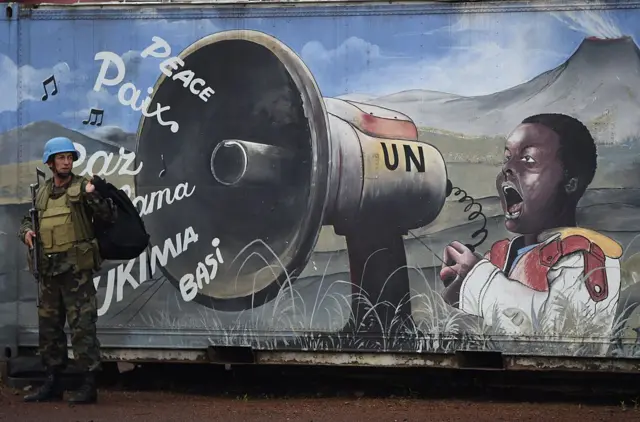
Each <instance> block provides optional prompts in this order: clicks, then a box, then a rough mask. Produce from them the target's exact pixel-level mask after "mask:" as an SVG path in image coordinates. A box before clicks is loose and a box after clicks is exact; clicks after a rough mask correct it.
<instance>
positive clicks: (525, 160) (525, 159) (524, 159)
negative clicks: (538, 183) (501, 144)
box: [522, 155, 536, 163]
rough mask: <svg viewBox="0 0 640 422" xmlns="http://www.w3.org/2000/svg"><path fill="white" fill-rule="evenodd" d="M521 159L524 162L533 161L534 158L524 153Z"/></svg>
mask: <svg viewBox="0 0 640 422" xmlns="http://www.w3.org/2000/svg"><path fill="white" fill-rule="evenodd" d="M522 161H524V162H525V163H535V162H536V160H534V159H533V158H531V157H530V156H528V155H525V156H524V157H522Z"/></svg>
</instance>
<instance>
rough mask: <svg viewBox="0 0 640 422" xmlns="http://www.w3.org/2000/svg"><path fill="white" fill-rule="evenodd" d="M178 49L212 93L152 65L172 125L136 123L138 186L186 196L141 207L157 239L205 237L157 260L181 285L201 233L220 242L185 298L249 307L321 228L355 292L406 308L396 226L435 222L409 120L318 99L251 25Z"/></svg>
mask: <svg viewBox="0 0 640 422" xmlns="http://www.w3.org/2000/svg"><path fill="white" fill-rule="evenodd" d="M179 57H180V58H181V59H182V60H183V61H184V63H185V64H184V67H185V68H186V69H190V70H191V71H193V72H194V74H195V75H199V76H200V77H202V78H204V79H205V80H206V81H207V84H208V85H209V86H212V87H213V88H214V89H215V95H213V96H212V97H211V98H210V99H209V100H208V101H207V102H206V103H205V102H202V101H200V100H199V99H198V97H196V96H194V95H191V94H190V93H189V92H188V90H185V89H184V87H183V86H182V83H181V82H179V81H174V80H172V79H170V78H167V77H166V76H165V75H161V76H160V78H159V79H158V81H157V83H156V87H155V90H154V91H155V94H154V95H153V98H152V101H151V105H150V107H153V104H154V103H161V104H172V105H173V104H179V106H176V107H175V109H174V108H173V106H172V110H171V112H172V115H171V117H172V119H173V120H176V121H178V122H180V130H179V132H178V133H176V134H173V133H172V132H171V131H168V130H167V128H166V127H163V126H161V125H160V124H159V123H158V122H157V121H156V120H155V119H154V118H145V117H142V119H141V121H140V125H139V129H138V148H137V157H138V158H139V159H141V160H142V161H143V162H144V166H143V168H142V170H141V171H140V173H139V174H138V175H137V176H136V189H137V192H140V194H142V195H144V194H148V193H151V192H154V191H157V190H158V189H162V188H163V187H165V186H173V185H177V184H179V183H183V182H187V183H189V185H193V186H195V191H194V194H193V195H192V196H190V197H189V198H187V199H184V200H182V201H175V202H174V203H172V204H171V205H170V206H165V207H162V208H159V209H157V210H155V211H154V212H153V213H151V214H149V215H146V216H145V217H144V218H145V224H146V225H147V227H148V229H149V231H150V233H151V234H152V239H154V241H156V242H158V243H160V244H161V243H162V242H164V239H166V238H170V237H172V236H175V231H176V222H178V221H184V223H185V224H188V225H189V226H191V227H192V228H193V229H194V231H195V232H196V233H197V234H198V237H199V238H203V239H204V241H202V242H200V241H198V242H196V243H195V244H191V245H189V248H188V249H187V250H183V251H181V253H180V254H178V255H177V256H176V257H174V258H172V259H170V260H168V261H167V263H166V265H164V267H163V268H162V271H163V273H164V274H165V275H166V276H167V278H168V279H169V280H170V281H171V282H172V283H173V284H174V285H175V286H176V287H177V288H179V286H180V283H179V280H180V278H181V277H182V276H183V274H185V273H192V272H193V271H194V267H196V266H197V265H198V262H201V261H202V259H203V258H204V257H205V256H206V255H207V254H210V253H212V252H211V244H210V240H209V239H210V238H218V239H220V244H219V248H220V250H221V251H222V255H223V256H224V257H227V258H228V259H225V260H224V262H223V263H221V264H220V265H219V266H218V269H217V275H216V277H215V278H214V279H213V280H210V282H208V284H207V283H204V284H203V286H202V287H200V286H199V289H198V294H197V296H196V297H195V299H194V300H195V301H196V302H198V303H200V304H203V305H205V306H210V307H213V308H216V309H219V310H228V311H239V310H244V309H249V308H254V307H258V306H261V305H263V304H264V303H265V302H267V301H269V300H271V299H273V298H274V297H275V296H276V295H277V294H278V292H279V291H280V289H281V288H282V286H283V285H288V284H290V283H293V282H295V281H296V279H297V276H298V275H299V274H300V273H301V272H302V271H303V269H304V268H305V267H306V265H307V262H308V261H309V258H310V256H311V253H312V252H313V250H314V248H315V245H316V242H317V239H318V237H319V233H320V230H321V228H322V226H323V225H332V226H333V227H334V229H335V231H336V233H337V234H339V235H343V236H345V237H346V240H347V248H348V253H349V267H350V273H351V280H352V283H353V284H354V293H357V294H359V295H360V294H366V295H367V296H368V297H369V298H370V301H371V302H374V303H376V302H377V303H380V302H388V303H389V304H390V309H391V308H393V309H398V310H400V312H401V313H404V314H405V316H409V315H410V313H411V310H410V305H409V300H408V292H409V280H408V272H407V270H406V254H405V251H404V241H403V237H402V236H403V234H406V233H407V230H410V229H412V228H417V227H422V226H424V225H427V224H429V223H430V222H431V221H433V219H435V218H436V217H437V215H438V214H439V212H440V210H441V209H442V207H443V205H444V201H445V198H446V195H447V172H446V166H445V164H444V160H443V157H442V155H441V154H440V153H439V151H438V150H437V149H436V148H435V147H433V146H431V145H429V144H426V143H423V142H420V141H419V140H418V130H417V128H416V126H415V124H414V123H413V122H412V121H411V119H410V118H409V117H407V116H405V115H403V114H401V113H398V112H396V111H393V110H388V109H384V108H380V107H375V106H372V105H368V104H362V103H357V102H352V101H345V100H340V99H335V98H322V96H321V94H320V90H319V89H318V87H317V85H316V82H315V80H314V78H313V76H312V75H311V72H310V71H309V69H308V68H307V67H306V66H305V64H304V63H303V62H302V60H300V58H299V57H298V56H297V55H296V54H295V53H294V52H293V51H292V50H291V49H289V48H288V47H287V46H285V45H284V44H283V43H281V42H280V41H278V40H277V39H276V38H273V37H271V36H269V35H267V34H264V33H261V32H257V31H250V30H234V31H225V32H221V33H216V34H213V35H210V36H207V37H205V38H203V39H201V40H199V41H197V42H196V43H194V44H193V45H191V46H189V47H188V48H187V49H185V50H184V51H183V52H182V53H180V56H179ZM161 154H162V155H163V157H165V165H166V169H167V170H166V172H165V175H164V177H163V178H162V179H160V178H159V177H158V173H159V171H160V170H161V169H162V166H163V163H162V162H161V160H160V159H158V157H160V155H161ZM155 239H157V240H155ZM240 251H242V255H243V256H242V257H238V253H239V252H240ZM234 258H235V259H234ZM365 270H366V273H365ZM356 302H358V303H362V302H363V301H362V300H355V299H354V314H356V320H355V324H356V325H360V323H362V322H363V321H362V320H361V318H362V317H363V316H364V314H366V312H364V311H362V310H361V309H360V308H359V307H360V306H361V305H356V304H355V303H356ZM385 312H387V311H382V310H379V311H378V316H379V317H380V321H382V324H383V326H382V327H380V326H377V327H374V328H370V329H371V330H381V329H385V327H388V326H389V324H390V323H391V322H390V320H391V318H392V316H390V315H391V313H393V312H396V311H393V312H392V311H389V312H390V313H389V312H387V313H385ZM357 315H359V316H357Z"/></svg>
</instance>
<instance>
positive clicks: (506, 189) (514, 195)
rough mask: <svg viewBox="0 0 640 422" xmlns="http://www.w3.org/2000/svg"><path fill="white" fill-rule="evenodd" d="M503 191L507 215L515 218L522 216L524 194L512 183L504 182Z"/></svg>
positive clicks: (509, 217)
mask: <svg viewBox="0 0 640 422" xmlns="http://www.w3.org/2000/svg"><path fill="white" fill-rule="evenodd" d="M502 193H503V195H504V201H505V205H506V208H507V209H506V212H505V215H506V217H507V218H508V219H514V218H518V217H520V213H521V212H522V205H523V204H524V203H523V200H522V195H520V193H519V192H518V191H517V190H516V188H515V186H513V185H512V184H510V183H509V184H506V183H505V184H503V185H502Z"/></svg>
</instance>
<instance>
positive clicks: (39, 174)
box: [29, 167, 46, 308]
mask: <svg viewBox="0 0 640 422" xmlns="http://www.w3.org/2000/svg"><path fill="white" fill-rule="evenodd" d="M45 177H46V175H45V173H44V172H43V171H42V170H40V169H39V168H37V167H36V183H32V184H30V185H29V189H31V209H29V215H30V216H31V225H32V226H33V231H34V233H35V234H36V236H35V238H34V239H32V242H33V247H32V248H31V263H32V266H33V277H34V278H35V279H36V283H37V285H38V290H37V293H36V306H37V307H38V308H39V307H40V278H41V274H40V252H41V250H42V248H41V247H40V220H39V219H38V209H37V208H36V193H37V192H38V189H39V188H40V178H42V179H44V178H45Z"/></svg>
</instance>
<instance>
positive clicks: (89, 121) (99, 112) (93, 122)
mask: <svg viewBox="0 0 640 422" xmlns="http://www.w3.org/2000/svg"><path fill="white" fill-rule="evenodd" d="M98 117H100V122H99V123H98ZM92 118H93V119H92ZM103 118H104V110H101V109H99V108H92V109H91V111H90V112H89V118H88V119H87V120H83V121H82V123H83V124H85V125H86V124H90V125H96V126H102V119H103Z"/></svg>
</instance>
